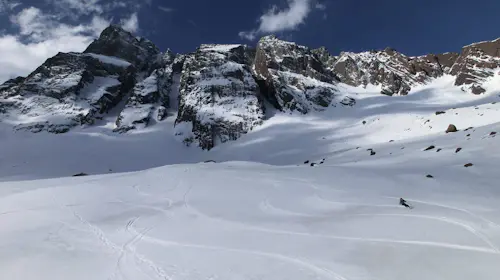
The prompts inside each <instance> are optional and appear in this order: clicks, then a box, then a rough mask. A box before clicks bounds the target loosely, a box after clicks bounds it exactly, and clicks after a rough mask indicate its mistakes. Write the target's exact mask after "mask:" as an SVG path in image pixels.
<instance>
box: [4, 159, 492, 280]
mask: <svg viewBox="0 0 500 280" xmlns="http://www.w3.org/2000/svg"><path fill="white" fill-rule="evenodd" d="M490 163H491V162H490ZM396 166H397V165H396ZM389 167H390V168H389ZM457 170H458V168H457ZM486 170H488V169H486ZM439 173H440V174H439V175H440V177H439V179H436V180H429V179H427V178H425V177H424V176H422V174H420V173H419V170H416V171H413V170H411V169H408V168H397V167H395V165H391V164H382V165H381V164H380V163H377V164H370V165H369V166H367V167H365V168H354V167H345V166H344V167H342V166H328V165H323V166H321V167H318V168H309V167H281V168H280V167H272V166H268V165H261V164H250V163H241V162H232V163H225V164H210V163H207V164H197V165H177V166H170V167H162V168H158V169H152V170H147V171H142V172H136V173H128V174H115V175H107V176H97V177H88V178H79V179H76V178H69V179H52V180H43V181H24V182H15V183H14V182H11V183H3V184H1V185H0V201H1V203H0V213H1V214H0V215H1V216H0V219H1V221H2V228H1V229H0V246H1V247H2V250H1V252H0V260H1V261H0V271H2V275H3V276H2V279H50V280H55V279H75V280H76V279H256V278H258V279H336V280H337V279H338V280H343V279H389V280H391V279H408V280H419V279H471V278H477V279H486V280H487V279H492V280H493V279H497V277H498V275H499V273H500V267H499V266H498V263H499V261H500V251H499V246H500V219H499V216H498V212H499V210H500V209H499V208H500V207H499V206H498V199H499V194H500V191H499V190H498V187H497V184H496V183H495V182H494V180H493V179H500V178H499V177H498V176H494V177H489V180H486V179H485V178H484V177H483V176H484V175H486V174H488V176H491V175H492V174H490V173H488V172H484V171H482V170H481V169H479V170H474V171H467V172H455V173H454V172H439ZM493 174H494V173H493ZM481 179H482V180H481ZM401 195H403V196H404V197H405V198H407V199H408V200H409V201H410V203H412V204H413V205H414V206H415V208H414V209H413V210H407V209H405V208H402V207H399V206H398V205H397V202H398V198H399V197H400V196H401ZM28 268H29V269H28Z"/></svg>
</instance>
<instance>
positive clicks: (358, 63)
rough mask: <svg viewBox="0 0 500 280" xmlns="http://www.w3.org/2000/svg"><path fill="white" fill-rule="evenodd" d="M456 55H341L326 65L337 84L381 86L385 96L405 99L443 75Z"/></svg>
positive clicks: (383, 53) (384, 52)
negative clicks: (334, 75)
mask: <svg viewBox="0 0 500 280" xmlns="http://www.w3.org/2000/svg"><path fill="white" fill-rule="evenodd" d="M457 57H458V54H454V53H448V54H439V55H426V56H421V57H408V56H405V55H404V54H401V53H399V52H397V51H395V50H393V49H390V48H387V49H385V50H383V51H369V52H362V53H350V52H344V53H341V54H340V56H339V57H338V58H336V59H329V60H327V62H326V63H327V65H328V66H329V67H330V69H332V71H333V72H334V73H335V74H336V75H337V76H338V77H339V79H340V81H341V82H343V83H346V84H349V85H353V86H361V85H364V86H366V85H368V84H372V85H380V86H381V93H382V94H386V95H406V94H408V92H409V91H410V90H411V88H412V87H413V86H415V85H419V84H425V83H427V82H429V81H431V80H432V79H433V78H437V77H440V76H442V75H443V74H445V73H446V72H447V71H448V69H449V68H450V67H451V65H453V63H454V61H455V59H456V58H457Z"/></svg>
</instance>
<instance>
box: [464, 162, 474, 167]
mask: <svg viewBox="0 0 500 280" xmlns="http://www.w3.org/2000/svg"><path fill="white" fill-rule="evenodd" d="M473 165H474V164H472V163H467V164H466V165H464V167H471V166H473Z"/></svg>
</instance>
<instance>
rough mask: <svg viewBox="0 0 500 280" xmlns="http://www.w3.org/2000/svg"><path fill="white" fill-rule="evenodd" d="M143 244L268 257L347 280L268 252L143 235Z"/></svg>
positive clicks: (303, 262) (332, 277)
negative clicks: (181, 241)
mask: <svg viewBox="0 0 500 280" xmlns="http://www.w3.org/2000/svg"><path fill="white" fill-rule="evenodd" d="M143 240H144V242H150V243H154V244H158V245H161V246H167V247H170V246H177V247H185V248H195V249H204V250H214V251H225V252H232V253H241V254H250V255H256V256H262V257H268V258H272V259H277V260H281V261H283V262H288V263H292V264H295V265H299V266H302V267H304V268H307V269H309V270H311V271H313V272H315V273H316V274H318V275H321V276H323V277H326V278H328V279H334V280H347V278H345V277H343V276H342V275H340V274H338V273H335V272H332V271H330V270H327V269H324V268H321V267H318V266H316V265H314V264H311V263H309V262H306V261H304V260H301V259H297V258H293V257H289V256H285V255H281V254H277V253H269V252H261V251H253V250H245V249H235V248H226V247H219V246H211V245H200V244H192V243H180V242H175V241H168V240H162V239H158V238H155V237H151V236H147V235H145V236H144V238H143Z"/></svg>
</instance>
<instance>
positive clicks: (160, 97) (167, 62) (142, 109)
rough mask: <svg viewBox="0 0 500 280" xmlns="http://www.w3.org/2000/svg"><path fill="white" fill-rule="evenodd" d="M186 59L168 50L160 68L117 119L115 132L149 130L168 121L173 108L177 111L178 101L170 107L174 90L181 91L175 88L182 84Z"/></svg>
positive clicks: (134, 93) (137, 88) (136, 89)
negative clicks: (148, 127)
mask: <svg viewBox="0 0 500 280" xmlns="http://www.w3.org/2000/svg"><path fill="white" fill-rule="evenodd" d="M183 58H184V56H182V55H179V56H177V57H176V56H175V55H174V54H173V53H172V52H171V51H167V52H166V53H165V54H164V55H163V57H162V60H161V63H159V65H158V66H157V68H156V69H154V70H153V72H152V73H151V74H150V75H148V76H147V77H146V78H145V79H143V80H142V81H140V82H138V83H137V84H136V85H135V87H134V89H133V90H132V93H131V95H130V98H129V99H128V101H127V103H126V105H125V108H124V109H123V110H122V111H121V113H120V115H119V117H118V119H117V120H116V126H117V128H116V129H115V131H120V132H126V131H129V130H131V129H137V128H144V127H147V126H149V125H150V124H151V123H152V122H153V121H162V120H164V119H165V118H166V117H167V110H168V109H169V108H171V107H174V108H177V103H178V101H177V100H173V102H174V103H175V104H170V103H171V101H170V96H172V95H173V94H174V93H173V92H172V91H173V90H178V89H177V88H175V89H174V88H173V87H174V86H175V85H174V83H178V82H179V81H178V77H179V75H180V72H181V70H182V64H183V62H184V60H183Z"/></svg>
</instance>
